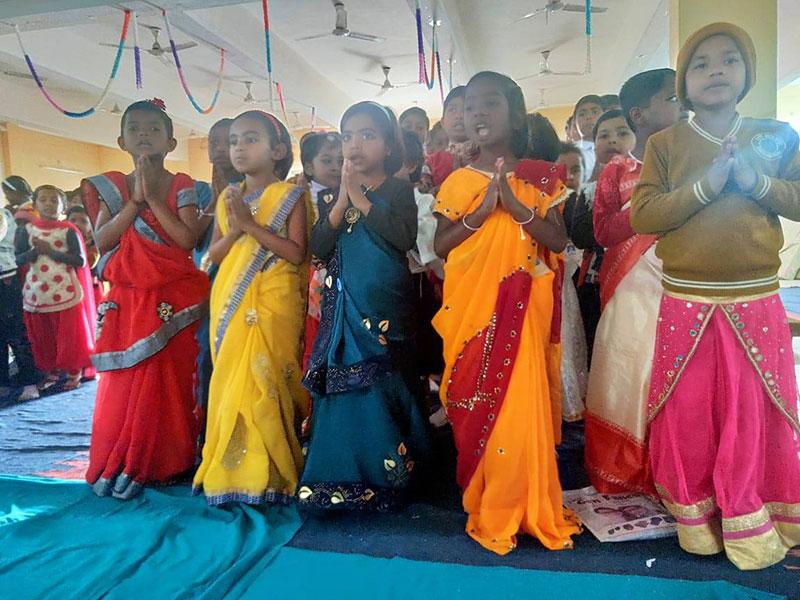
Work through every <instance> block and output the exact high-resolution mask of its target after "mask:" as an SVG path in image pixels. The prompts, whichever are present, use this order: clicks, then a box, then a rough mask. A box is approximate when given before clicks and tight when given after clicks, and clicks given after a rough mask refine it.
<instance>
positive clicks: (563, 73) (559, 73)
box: [548, 71, 586, 75]
mask: <svg viewBox="0 0 800 600" xmlns="http://www.w3.org/2000/svg"><path fill="white" fill-rule="evenodd" d="M548 75H586V73H584V72H583V71H550V72H549V73H548Z"/></svg>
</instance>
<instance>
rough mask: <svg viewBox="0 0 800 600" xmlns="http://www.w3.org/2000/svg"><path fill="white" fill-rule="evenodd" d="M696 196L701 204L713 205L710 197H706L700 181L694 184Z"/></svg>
mask: <svg viewBox="0 0 800 600" xmlns="http://www.w3.org/2000/svg"><path fill="white" fill-rule="evenodd" d="M694 195H695V197H696V198H697V199H698V200H699V201H700V203H701V204H710V203H711V200H710V199H709V197H708V196H706V193H705V192H704V191H703V186H702V185H701V183H700V182H699V181H698V182H697V183H695V184H694Z"/></svg>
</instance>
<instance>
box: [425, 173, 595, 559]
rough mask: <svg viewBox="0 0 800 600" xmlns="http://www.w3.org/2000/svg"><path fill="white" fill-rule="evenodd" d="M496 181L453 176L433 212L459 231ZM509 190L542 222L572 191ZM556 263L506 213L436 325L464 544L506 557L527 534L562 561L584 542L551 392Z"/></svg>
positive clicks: (455, 285)
mask: <svg viewBox="0 0 800 600" xmlns="http://www.w3.org/2000/svg"><path fill="white" fill-rule="evenodd" d="M490 178H491V174H490V173H483V172H481V171H478V170H476V169H473V168H470V167H467V168H464V169H459V170H458V171H455V172H454V173H453V174H452V175H450V177H448V179H447V181H445V183H444V184H443V185H442V188H441V190H440V191H439V195H438V198H437V203H436V206H435V208H434V210H435V211H436V212H438V213H439V214H441V215H443V216H445V217H446V218H448V219H450V220H452V221H454V222H456V221H458V220H460V219H461V218H462V217H463V216H464V215H465V214H468V213H469V212H471V211H472V210H474V209H475V208H477V207H478V205H479V204H480V203H481V201H482V199H483V197H484V194H485V193H486V190H487V187H488V185H489V182H490ZM508 183H509V186H510V187H511V190H512V191H513V192H514V194H515V195H516V197H517V199H518V200H519V201H520V202H522V203H523V204H525V205H526V206H528V207H529V208H531V209H534V210H536V212H537V214H538V215H539V216H541V217H543V216H544V215H545V214H546V212H547V211H548V210H549V208H551V207H552V206H555V205H556V204H558V203H559V202H560V201H561V199H562V198H563V197H564V196H565V194H564V192H565V188H564V186H563V184H561V185H559V186H558V188H557V189H556V190H555V192H554V193H549V194H548V193H546V192H544V191H541V190H540V189H538V188H537V187H535V186H534V185H532V184H530V183H528V182H526V181H525V180H523V179H521V178H518V177H517V176H516V175H514V174H509V175H508ZM548 191H550V190H548ZM555 258H556V257H552V258H551V257H547V256H546V252H545V249H544V248H542V247H539V245H538V244H537V243H536V242H535V240H532V239H531V237H530V236H529V235H528V234H527V233H524V234H521V228H520V226H519V225H517V224H515V223H514V221H513V219H512V217H511V215H509V214H508V213H507V212H506V211H504V210H503V209H502V208H498V209H497V210H496V211H495V212H494V213H493V214H492V215H491V216H490V217H489V218H488V219H487V220H486V222H485V223H484V224H483V226H482V227H481V228H480V230H479V231H477V232H476V233H474V234H473V235H472V236H471V237H470V238H468V239H467V240H466V241H465V242H464V243H462V244H461V245H460V246H458V247H456V248H454V249H453V250H452V251H451V252H450V255H449V256H448V258H447V262H446V263H445V281H444V299H443V306H442V309H441V311H440V312H439V313H438V314H437V315H436V317H435V319H434V321H433V324H434V327H435V328H436V330H437V331H438V332H439V334H440V335H441V336H442V338H443V341H444V358H445V373H444V377H443V385H442V387H441V399H442V403H443V404H444V406H445V409H446V410H447V414H448V417H449V419H450V422H451V423H452V425H453V433H454V436H455V441H456V446H457V449H458V465H457V479H458V482H459V485H460V486H461V487H462V489H463V491H464V495H463V505H464V510H465V511H466V512H467V513H468V515H469V516H468V521H467V533H468V534H469V535H470V536H471V537H472V538H473V539H475V540H476V541H477V542H478V543H480V544H481V545H482V546H484V547H485V548H487V549H489V550H491V551H493V552H496V553H497V554H506V553H508V552H509V551H511V550H512V549H513V548H514V547H515V546H516V544H517V537H516V536H517V534H518V533H520V532H523V533H529V534H531V535H534V536H536V537H537V538H538V539H539V540H540V541H541V542H542V544H543V545H544V546H546V547H547V548H550V549H553V550H555V549H561V548H570V547H571V546H572V541H571V539H570V536H571V535H573V534H575V533H577V532H578V531H579V526H578V525H577V523H576V522H575V519H574V517H573V516H572V514H571V513H570V512H569V511H567V510H566V509H564V508H563V507H562V503H561V502H562V499H561V485H560V483H559V479H558V469H557V466H556V456H555V449H554V446H555V439H556V434H555V431H554V429H555V426H554V422H560V406H556V407H554V406H553V403H552V399H551V391H550V384H549V383H548V367H547V365H548V354H549V353H550V352H551V324H552V316H553V280H554V273H553V269H552V268H551V266H550V265H548V264H547V262H546V261H547V260H554V259H555ZM552 266H555V265H552ZM554 410H555V414H554Z"/></svg>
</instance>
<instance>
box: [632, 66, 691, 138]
mask: <svg viewBox="0 0 800 600" xmlns="http://www.w3.org/2000/svg"><path fill="white" fill-rule="evenodd" d="M640 110H641V120H642V125H643V126H644V127H645V128H647V130H648V131H649V132H650V133H657V132H659V131H661V130H662V129H666V128H667V127H670V126H671V125H674V124H675V123H677V122H678V119H679V117H680V114H681V107H680V104H679V103H678V97H677V96H676V95H675V76H674V75H670V76H669V77H667V78H666V79H665V80H664V85H663V86H661V89H660V90H659V91H658V93H657V94H656V95H655V96H653V97H652V98H651V99H650V106H648V107H646V108H641V109H640ZM636 130H637V131H639V124H638V122H637V124H636Z"/></svg>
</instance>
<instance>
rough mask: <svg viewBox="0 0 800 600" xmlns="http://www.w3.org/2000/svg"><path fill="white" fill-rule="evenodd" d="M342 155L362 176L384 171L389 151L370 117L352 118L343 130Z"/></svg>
mask: <svg viewBox="0 0 800 600" xmlns="http://www.w3.org/2000/svg"><path fill="white" fill-rule="evenodd" d="M342 153H343V155H344V158H346V159H347V160H349V161H350V162H351V163H352V164H353V169H354V170H355V171H356V173H361V174H362V175H365V174H368V173H374V172H376V171H378V170H381V171H382V170H383V161H384V160H385V159H386V157H387V156H388V155H389V149H388V148H387V147H386V142H385V140H384V139H383V135H382V134H381V132H380V130H379V129H378V127H377V126H376V125H375V122H374V121H373V120H372V118H371V117H370V116H369V115H365V114H363V113H360V114H356V115H354V116H352V117H350V118H349V119H348V120H347V121H346V122H345V123H344V127H343V128H342Z"/></svg>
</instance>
